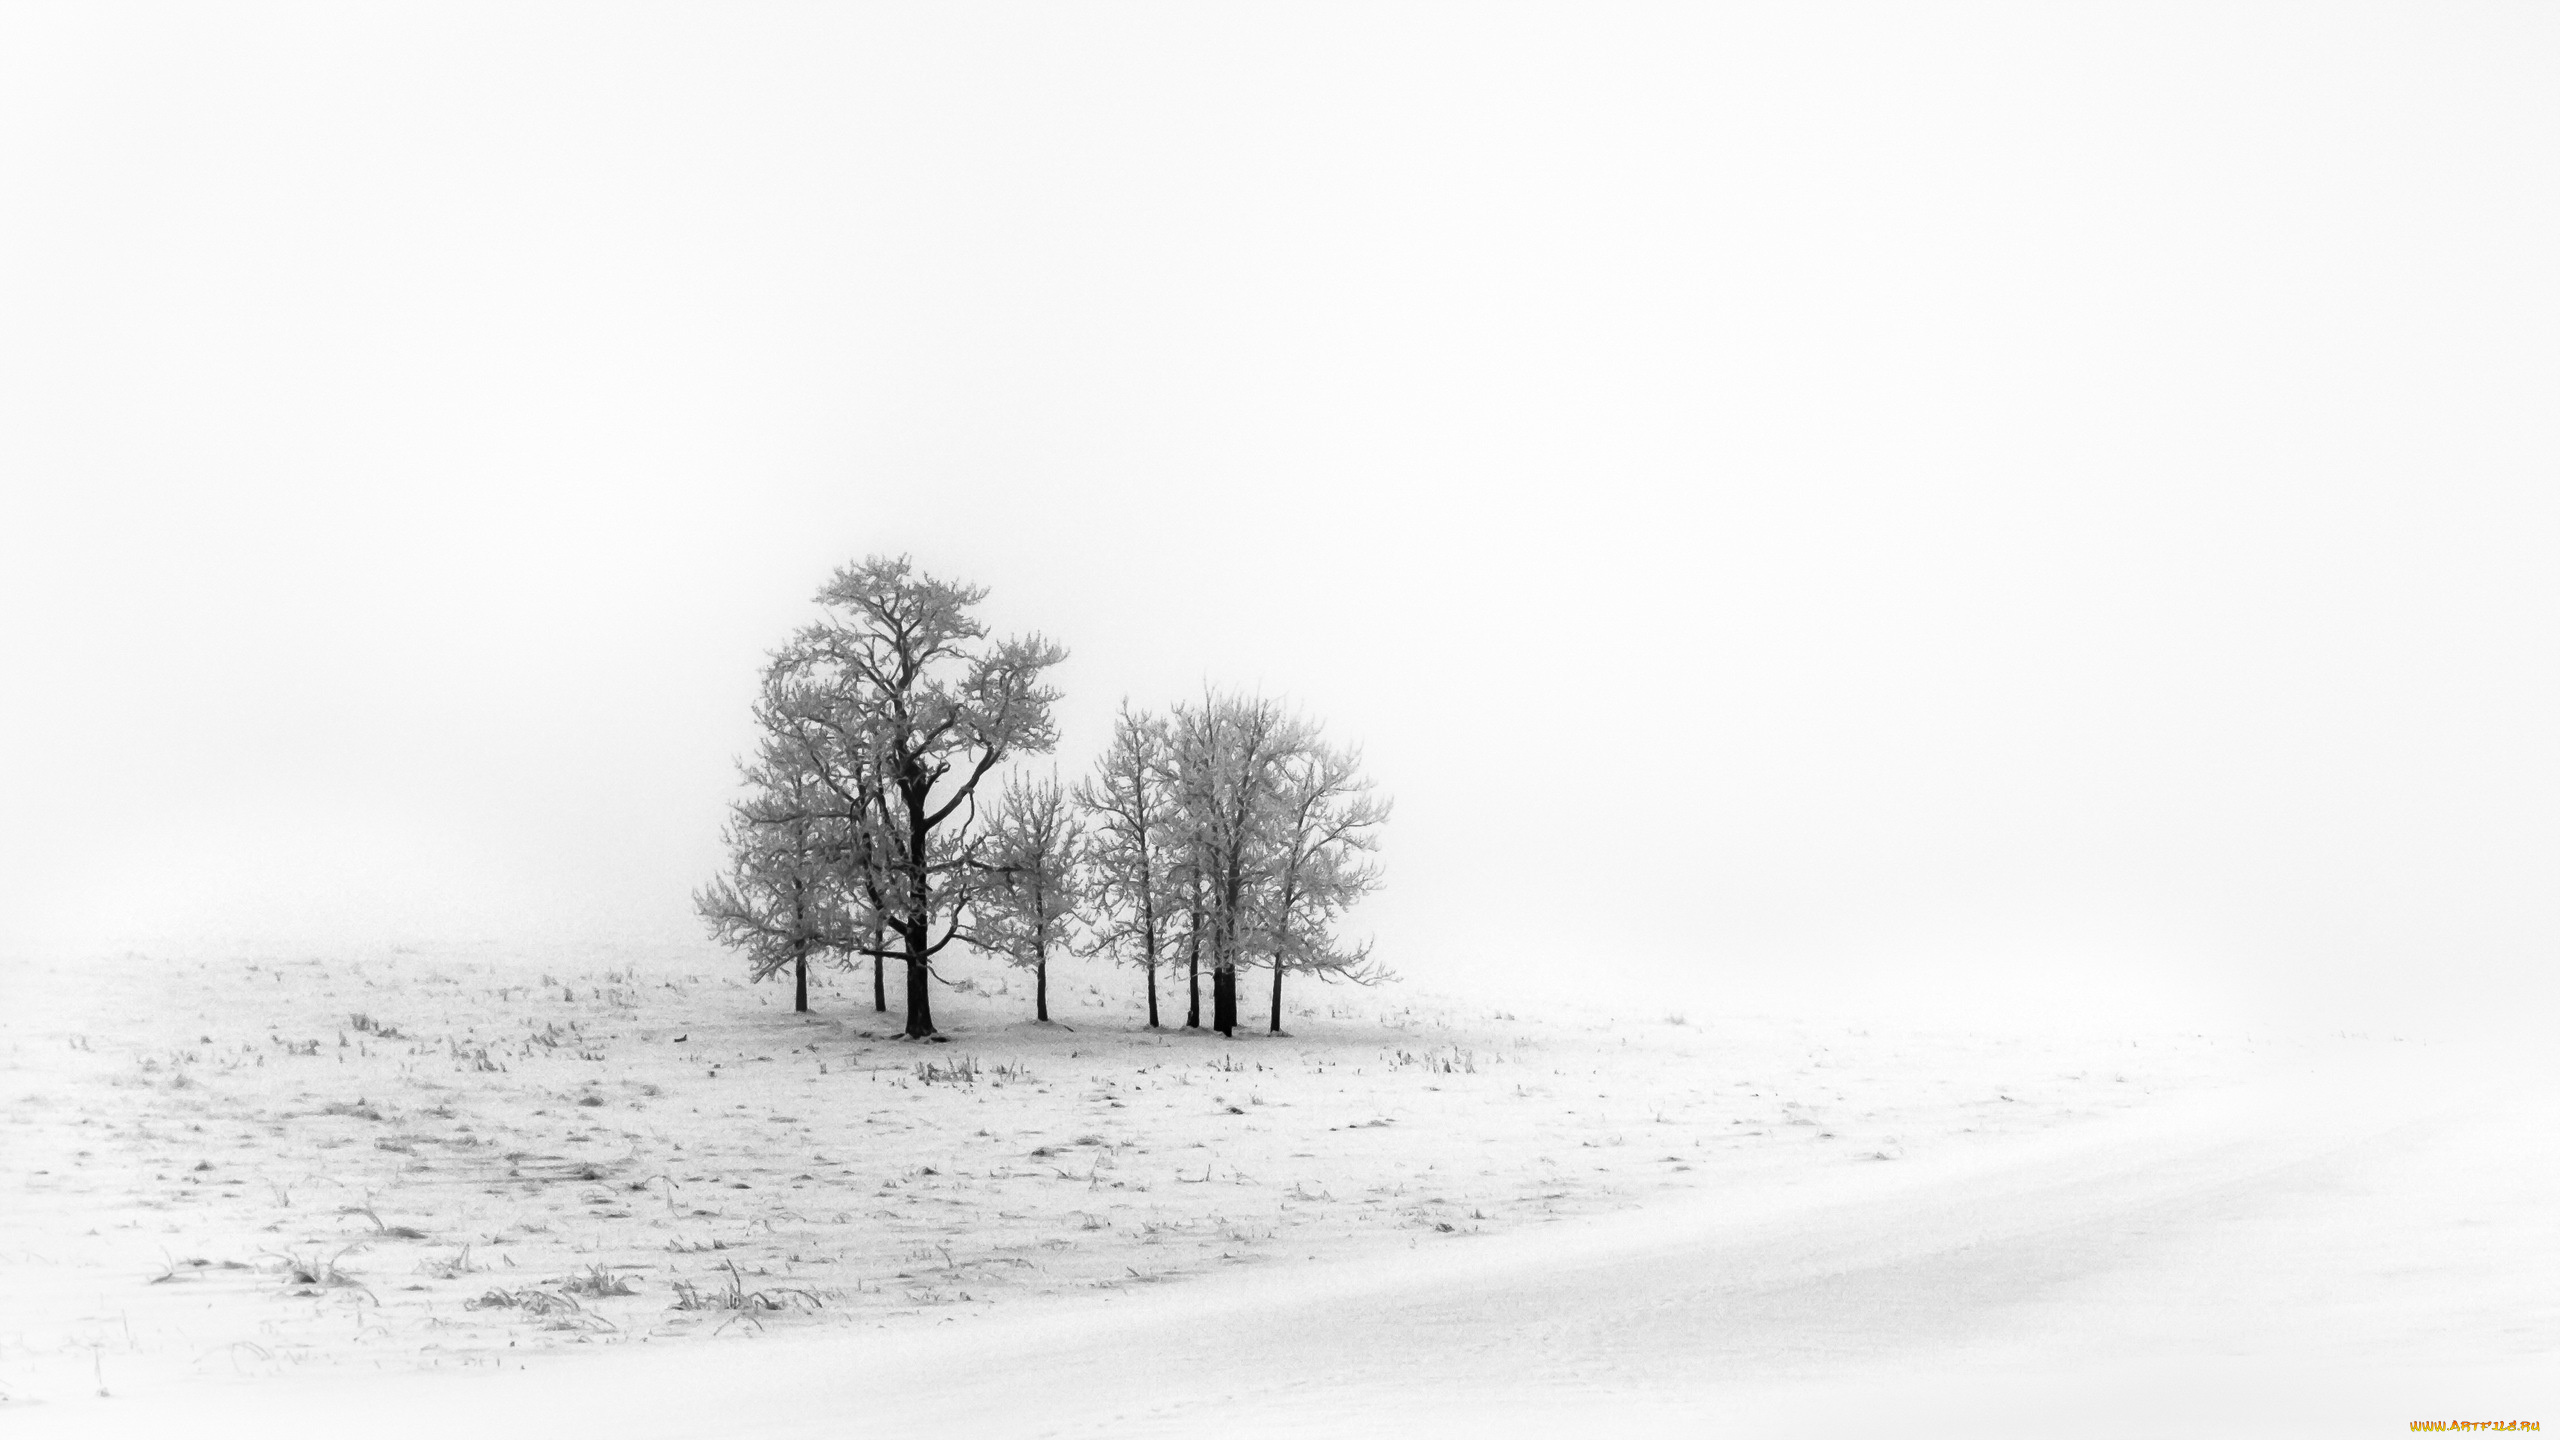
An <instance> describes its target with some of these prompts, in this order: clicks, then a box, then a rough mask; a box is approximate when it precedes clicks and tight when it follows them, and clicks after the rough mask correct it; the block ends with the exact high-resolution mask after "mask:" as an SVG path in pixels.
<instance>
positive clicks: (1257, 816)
mask: <svg viewBox="0 0 2560 1440" xmlns="http://www.w3.org/2000/svg"><path fill="white" fill-rule="evenodd" d="M1172 730H1173V733H1172V743H1171V745H1170V747H1169V752H1170V754H1171V757H1172V762H1173V763H1172V774H1173V779H1174V785H1173V793H1174V800H1175V805H1176V807H1177V810H1178V812H1179V818H1178V819H1177V822H1176V824H1175V834H1176V837H1177V844H1178V845H1179V846H1180V848H1181V849H1182V850H1183V851H1184V852H1186V853H1185V855H1184V858H1183V864H1184V865H1185V866H1187V867H1190V868H1191V869H1193V870H1196V871H1197V873H1198V876H1199V896H1200V899H1199V903H1198V905H1197V906H1196V908H1195V910H1194V918H1193V923H1194V927H1195V933H1196V934H1199V935H1200V936H1202V937H1203V938H1205V939H1206V940H1207V942H1208V946H1207V948H1208V952H1209V961H1210V965H1211V970H1210V1005H1211V1012H1212V1019H1211V1026H1212V1028H1214V1029H1215V1030H1217V1032H1218V1033H1219V1034H1221V1035H1229V1036H1232V1035H1233V1034H1235V1028H1236V971H1237V968H1238V967H1239V966H1241V965H1243V964H1245V963H1246V958H1247V956H1248V954H1250V953H1252V952H1254V951H1256V950H1259V949H1261V948H1262V947H1260V946H1257V945H1256V944H1255V943H1254V942H1255V940H1256V935H1255V933H1254V926H1255V924H1256V921H1257V918H1258V917H1259V916H1260V915H1262V914H1264V913H1265V912H1266V908H1267V906H1266V902H1265V899H1264V892H1265V891H1266V890H1267V889H1268V888H1269V886H1270V884H1271V882H1272V879H1273V864H1272V861H1273V858H1274V855H1275V853H1276V851H1277V849H1278V845H1279V841H1280V828H1279V827H1280V821H1281V818H1282V781H1283V779H1284V773H1285V772H1284V764H1285V762H1286V761H1288V759H1289V758H1290V757H1292V756H1293V755H1295V754H1297V753H1298V751H1299V750H1301V749H1302V748H1304V746H1305V745H1306V744H1307V743H1308V739H1309V736H1308V732H1307V730H1306V727H1305V726H1304V725H1303V724H1301V723H1300V722H1299V721H1297V720H1296V719H1295V718H1293V717H1291V716H1290V715H1288V714H1287V713H1286V712H1285V711H1283V710H1282V709H1281V708H1280V706H1279V705H1278V704H1277V703H1275V702H1273V701H1270V700H1266V699H1263V698H1261V697H1259V696H1256V697H1253V698H1251V699H1246V698H1243V697H1238V696H1231V695H1220V694H1218V693H1216V692H1214V691H1213V692H1211V693H1209V694H1208V695H1205V696H1203V697H1202V699H1201V701H1200V703H1199V704H1197V705H1177V706H1175V707H1174V710H1173V727H1172Z"/></svg>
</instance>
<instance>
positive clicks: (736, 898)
mask: <svg viewBox="0 0 2560 1440" xmlns="http://www.w3.org/2000/svg"><path fill="white" fill-rule="evenodd" d="M985 597H986V591H985V590H984V589H983V588H980V587H976V586H966V585H956V584H951V583H949V582H946V581H942V580H937V579H935V578H933V577H932V576H929V575H925V574H923V573H921V572H919V571H917V570H915V569H914V567H913V566H912V565H910V564H909V562H908V561H907V560H905V559H903V558H900V559H885V558H879V557H874V558H872V559H870V560H867V561H865V562H863V563H862V564H860V565H855V566H849V567H847V568H845V569H843V570H840V571H838V572H837V573H836V575H835V578H834V579H833V580H831V581H830V582H829V583H828V584H827V586H826V587H825V588H824V589H823V590H821V591H819V593H818V603H819V605H820V607H821V610H822V615H823V618H821V619H820V620H818V621H817V622H815V623H813V624H811V625H809V626H807V627H805V628H804V629H802V630H801V631H800V632H799V633H798V634H796V635H794V636H793V637H792V638H791V640H790V642H789V643H787V644H786V645H784V646H783V647H782V648H781V649H780V650H778V651H776V652H775V653H774V656H773V659H772V662H771V663H770V664H769V665H768V666H767V667H766V671H765V676H764V682H763V686H762V690H761V693H760V694H759V696H758V699H757V703H756V710H755V716H756V721H757V725H758V729H759V731H760V732H761V733H760V738H759V741H758V745H757V750H756V754H755V756H754V758H753V759H752V760H750V761H748V762H747V763H746V764H745V765H744V766H743V767H742V769H743V771H744V778H745V780H746V791H745V794H744V795H743V796H742V797H741V798H740V799H739V800H738V801H737V803H736V804H735V806H734V807H733V809H732V814H731V820H730V825H729V831H728V842H729V850H730V867H729V871H728V873H727V874H725V875H723V876H721V877H720V878H718V879H716V880H714V881H713V882H712V883H711V884H710V885H708V886H706V887H705V888H704V889H702V890H701V891H700V892H698V893H697V894H696V895H695V897H694V900H695V905H696V907H697V908H698V909H699V910H700V911H701V913H702V916H703V919H704V921H705V922H706V923H707V924H708V925H709V926H710V928H711V931H712V933H713V934H714V935H715V936H717V937H718V938H719V939H720V940H721V941H722V942H723V943H725V944H728V945H730V946H732V947H734V948H736V949H738V950H740V951H742V952H744V953H745V955H746V956H747V959H748V964H749V970H750V973H751V974H753V975H754V977H755V978H757V979H765V978H768V977H772V976H777V975H780V974H782V973H783V972H785V971H788V972H790V973H791V975H792V977H793V982H794V991H795V994H794V999H793V1003H794V1005H795V1007H796V1008H798V1009H801V1010H806V1009H808V1008H809V969H810V966H811V965H812V964H813V963H834V964H838V965H841V966H844V967H847V968H851V967H855V966H858V965H860V964H861V962H862V961H864V960H866V959H867V960H868V961H869V962H870V969H871V993H872V1006H873V1008H874V1009H877V1010H881V1011H886V1010H887V1009H888V1008H889V1000H888V979H887V969H888V965H889V964H890V962H893V961H894V962H897V963H898V964H899V965H900V966H902V967H903V970H904V975H905V986H906V989H905V997H906V1006H905V1009H906V1033H907V1034H908V1035H910V1036H915V1037H923V1036H929V1035H931V1034H933V1033H934V1025H933V1006H932V995H931V988H930V987H931V983H932V980H933V962H934V960H935V957H937V956H939V955H941V954H942V953H943V952H944V951H945V950H946V949H948V948H949V947H950V946H951V945H952V943H953V942H955V941H959V942H963V943H966V944H968V945H970V946H972V947H974V948H976V949H979V950H981V951H984V952H985V953H987V954H990V955H993V956H996V957H998V958H1000V959H1002V960H1003V961H1005V962H1006V963H1008V964H1011V965H1014V966H1017V967H1019V968H1021V969H1024V970H1027V971H1029V972H1030V973H1031V976H1032V980H1033V985H1032V995H1033V1005H1034V1014H1035V1015H1036V1016H1037V1018H1039V1019H1041V1020H1046V1019H1048V1018H1049V991H1048V980H1049V965H1050V962H1051V961H1053V960H1055V959H1059V958H1061V957H1064V956H1069V955H1093V954H1101V955H1108V956H1110V957H1112V958H1115V959H1118V960H1120V961H1123V962H1125V963H1127V964H1129V965H1131V966H1133V967H1136V968H1137V969H1139V970H1141V971H1142V972H1144V975H1145V978H1146V990H1147V1024H1148V1025H1149V1026H1150V1027H1153V1026H1156V1025H1159V1024H1161V1023H1162V1015H1161V1012H1160V1009H1159V1005H1160V1000H1159V994H1158V981H1159V978H1160V976H1162V974H1163V973H1164V972H1165V971H1167V970H1176V971H1178V973H1180V974H1181V975H1182V976H1183V977H1184V978H1185V981H1186V983H1187V989H1188V996H1189V1012H1188V1018H1187V1019H1186V1020H1185V1021H1184V1023H1185V1025H1186V1026H1190V1027H1195V1028H1196V1027H1197V1026H1199V1025H1200V1023H1201V1016H1200V980H1201V972H1202V971H1203V969H1206V970H1207V972H1208V976H1209V982H1210V1021H1209V1023H1210V1025H1211V1026H1212V1028H1214V1029H1216V1030H1217V1031H1218V1032H1219V1033H1220V1034H1223V1035H1232V1034H1234V1033H1235V1026H1236V993H1237V985H1238V983H1239V976H1240V975H1241V974H1242V973H1243V972H1245V971H1248V970H1251V969H1254V968H1257V967H1260V968H1265V969H1268V970H1269V971H1270V972H1271V1029H1272V1032H1273V1033H1275V1034H1277V1033H1280V1016H1281V998H1282V982H1283V981H1284V979H1285V978H1286V977H1287V976H1288V975H1289V974H1291V973H1293V972H1295V973H1302V974H1312V975H1318V976H1323V977H1327V978H1347V979H1352V980H1359V981H1364V982H1365V981H1370V980H1375V979H1378V978H1381V977H1383V975H1384V974H1385V972H1384V971H1383V970H1382V969H1380V968H1379V967H1378V966H1377V965H1376V964H1375V963H1374V962H1373V960H1372V957H1371V954H1370V950H1369V947H1368V945H1367V944H1366V943H1359V944H1354V943H1351V942H1350V941H1348V940H1346V939H1345V938H1344V937H1343V936H1342V934H1341V933H1340V928H1339V927H1340V921H1341V919H1342V916H1343V914H1344V912H1345V911H1347V910H1348V909H1349V908H1350V907H1351V906H1352V905H1353V904H1354V903H1356V902H1357V901H1358V900H1359V899H1360V898H1361V897H1362V896H1364V895H1366V894H1367V893H1369V892H1370V891H1371V890H1373V889H1375V888H1376V887H1377V884H1378V869H1377V865H1376V862H1375V859H1374V856H1375V852H1376V848H1377V841H1378V833H1379V830H1380V828H1381V827H1382V826H1383V825H1384V823H1385V821H1386V818H1387V811H1388V806H1387V803H1386V801H1385V800H1384V799H1382V798H1381V797H1379V796H1378V795H1377V794H1376V793H1375V790H1374V788H1373V786H1372V784H1371V782H1370V781H1369V780H1367V779H1366V778H1364V777H1363V776H1362V775H1361V773H1360V757H1359V754H1358V752H1357V751H1356V750H1352V749H1346V748H1343V747H1338V746H1335V745H1332V744H1329V743H1327V742H1326V741H1325V740H1324V738H1323V736H1322V735H1321V733H1320V732H1319V731H1318V729H1317V727H1316V726H1314V725H1313V724H1311V723H1309V722H1307V721H1305V720H1303V719H1301V718H1299V717H1297V716H1295V715H1293V714H1291V713H1290V712H1288V711H1287V710H1286V709H1285V708H1283V707H1281V706H1280V705H1278V704H1275V703H1274V702H1272V701H1269V700H1265V699H1261V698H1247V697H1241V696H1235V695H1229V694H1223V693H1219V692H1216V691H1210V692H1208V693H1206V694H1204V695H1203V696H1202V697H1201V698H1200V699H1199V700H1198V701H1196V702H1192V703H1188V704H1178V705H1175V706H1173V707H1172V708H1171V710H1170V711H1169V712H1168V713H1166V714H1164V715H1161V716H1159V715H1153V714H1147V713H1143V712H1138V711H1133V710H1131V709H1130V708H1128V707H1127V706H1126V705H1125V704H1124V705H1123V706H1122V708H1121V712H1120V715H1119V718H1118V721H1117V723H1116V724H1115V725H1114V727H1113V731H1112V737H1111V743H1110V745H1109V747H1108V748H1107V749H1105V751H1104V752H1103V755H1102V757H1101V759H1100V761H1099V762H1098V763H1097V764H1096V766H1095V768H1094V771H1093V773H1092V774H1091V775H1089V776H1087V777H1086V778H1084V779H1083V780H1081V781H1079V782H1077V783H1076V784H1074V785H1072V786H1069V785H1067V784H1065V783H1063V782H1061V781H1060V780H1059V779H1058V778H1057V776H1056V775H1055V773H1054V772H1052V773H1049V774H1046V775H1029V774H1024V773H1022V772H1021V771H1020V769H1019V767H1011V768H1008V769H1006V770H1004V771H1003V772H1002V779H1001V780H1000V781H999V782H998V784H997V785H995V786H993V787H990V785H989V783H988V782H989V781H990V780H991V779H992V778H995V777H997V776H998V775H999V767H1002V766H1006V765H1007V762H1009V761H1016V760H1019V759H1021V758H1023V757H1026V756H1032V755H1043V754H1048V753H1050V752H1052V751H1053V750H1054V749H1055V748H1056V744H1057V732H1056V729H1055V726H1054V724H1053V722H1052V718H1051V710H1052V707H1053V706H1054V705H1055V703H1056V701H1057V698H1058V695H1057V692H1056V691H1055V690H1054V689H1051V688H1050V687H1048V686H1047V685H1046V684H1045V683H1044V682H1043V677H1044V676H1045V674H1046V672H1047V671H1048V670H1049V668H1050V667H1051V666H1053V665H1056V664H1057V663H1058V662H1059V661H1060V660H1062V659H1064V658H1065V656H1066V652H1065V651H1064V650H1062V649H1060V648H1059V647H1058V646H1056V645H1054V644H1052V643H1050V642H1049V641H1047V640H1044V639H1042V638H1041V637H1039V636H1038V635H1031V636H1023V637H1013V638H1007V639H1002V640H994V639H990V638H989V637H988V634H987V631H986V628H985V626H983V625H981V624H980V623H979V622H978V621H977V620H976V619H974V618H973V617H972V615H971V613H970V612H971V611H972V609H973V608H974V607H975V606H976V605H977V604H978V603H979V602H980V601H982V600H983V599H984V598H985ZM982 791H991V792H992V793H987V794H983V795H982V793H981V792H982Z"/></svg>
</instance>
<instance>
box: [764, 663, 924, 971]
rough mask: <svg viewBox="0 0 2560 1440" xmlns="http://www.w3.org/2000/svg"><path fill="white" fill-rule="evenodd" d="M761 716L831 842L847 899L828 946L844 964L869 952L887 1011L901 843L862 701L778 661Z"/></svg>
mask: <svg viewBox="0 0 2560 1440" xmlns="http://www.w3.org/2000/svg"><path fill="white" fill-rule="evenodd" d="M756 723H757V725H758V727H759V728H760V729H761V730H762V731H763V733H764V741H763V744H764V749H765V753H766V754H767V755H768V756H774V757H781V759H782V760H783V761H785V762H787V763H788V764H790V765H793V766H795V767H797V769H798V770H799V771H800V773H801V774H802V775H803V776H805V782H804V783H803V784H801V785H800V786H799V787H798V788H797V790H796V791H795V801H794V805H795V809H796V810H797V811H798V813H800V814H803V815H805V816H807V817H809V818H810V819H812V820H814V821H816V822H818V825H819V828H818V830H817V833H818V834H820V835H822V836H824V837H826V838H827V840H828V841H829V842H830V843H829V844H828V846H827V848H826V855H827V858H828V861H829V878H830V879H831V881H832V883H833V884H834V887H835V889H836V891H837V893H838V895H839V896H840V897H841V899H842V902H843V905H842V909H841V910H840V911H839V912H838V916H837V918H838V919H839V920H840V921H841V926H840V928H839V929H838V930H836V931H834V932H832V933H830V934H829V935H828V937H827V944H826V947H825V948H826V949H827V950H829V951H830V952H832V953H833V954H834V955H836V956H837V957H838V958H839V959H841V960H842V961H843V962H844V963H846V964H852V963H855V962H858V961H859V960H862V959H866V958H867V959H869V960H870V962H871V1008H872V1010H873V1011H875V1012H881V1011H886V1010H887V1009H888V1008H889V996H888V983H887V979H886V977H885V976H884V974H883V967H884V961H883V959H882V953H883V946H884V943H885V941H886V939H887V930H888V917H887V909H886V901H885V896H886V893H887V888H888V885H889V883H890V876H889V868H888V867H889V862H890V860H891V858H892V857H893V856H894V854H895V853H896V848H897V847H896V844H895V840H894V835H893V833H892V831H893V819H894V817H893V816H892V815H891V813H890V811H889V808H888V805H887V802H886V797H885V795H884V793H883V787H882V785H881V781H880V763H879V756H878V755H877V754H876V753H875V748H874V747H873V746H872V744H871V742H870V735H869V730H868V728H867V726H866V724H865V722H864V717H863V714H862V711H861V707H860V705H859V704H858V703H856V702H855V701H853V700H851V699H850V698H848V697H846V696H844V695H841V694H838V693H836V692H834V691H832V690H830V689H828V688H826V687H824V686H819V685H812V684H809V683H807V682H805V681H802V680H798V679H795V678H793V676H792V675H791V674H790V673H789V672H788V671H787V670H781V669H779V668H777V669H776V670H775V671H774V672H772V673H769V674H768V675H767V676H766V680H765V691H764V696H763V698H762V699H761V700H760V701H759V702H758V704H757V706H756Z"/></svg>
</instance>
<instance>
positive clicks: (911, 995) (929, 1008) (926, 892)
mask: <svg viewBox="0 0 2560 1440" xmlns="http://www.w3.org/2000/svg"><path fill="white" fill-rule="evenodd" d="M900 788H901V789H902V791H903V792H904V795H905V799H906V803H907V875H908V886H909V889H910V891H911V892H912V895H913V900H912V902H911V903H913V904H914V906H915V913H914V914H913V915H912V916H909V917H908V918H907V920H906V923H904V924H902V925H900V926H899V927H898V928H899V934H900V935H901V936H902V937H904V939H905V940H906V942H907V1038H908V1039H910V1040H924V1039H928V1038H930V1037H931V1036H932V1035H933V991H932V989H931V986H932V984H933V889H932V876H933V871H932V869H931V864H930V860H929V858H928V857H929V855H930V853H931V852H930V851H929V850H928V848H927V845H928V835H927V832H926V830H925V823H924V796H925V786H924V783H923V782H921V781H916V782H913V783H908V784H905V785H902V786H901V787H900Z"/></svg>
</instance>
